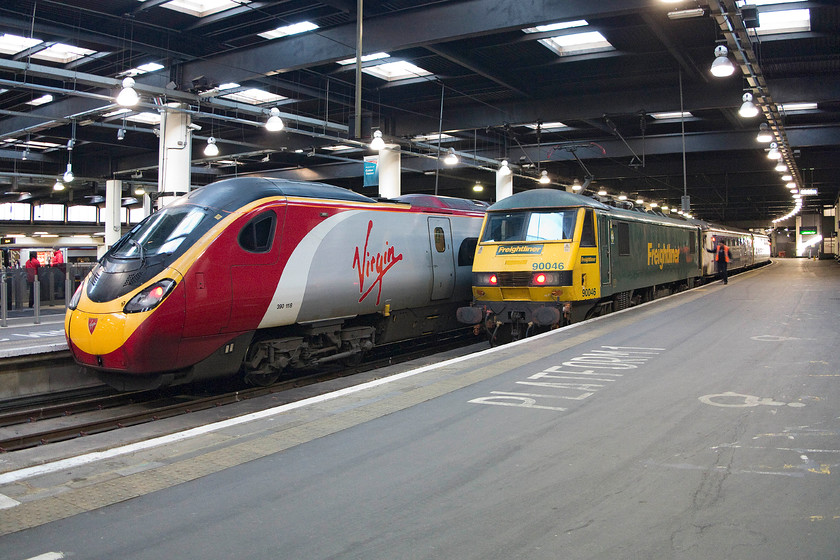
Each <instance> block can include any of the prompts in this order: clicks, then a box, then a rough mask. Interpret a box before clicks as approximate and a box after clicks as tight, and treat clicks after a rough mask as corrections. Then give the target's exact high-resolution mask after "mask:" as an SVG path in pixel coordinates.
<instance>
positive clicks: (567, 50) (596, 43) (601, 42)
mask: <svg viewBox="0 0 840 560" xmlns="http://www.w3.org/2000/svg"><path fill="white" fill-rule="evenodd" d="M539 42H540V43H542V44H543V45H545V46H546V47H548V48H549V49H551V50H552V51H554V52H555V53H556V54H557V55H558V56H569V55H573V54H583V53H593V52H602V51H611V50H614V49H615V47H613V46H612V44H610V42H609V41H607V38H606V37H604V36H603V35H601V33H600V32H598V31H584V32H582V33H571V34H569V35H558V36H557V37H551V38H548V39H540V41H539Z"/></svg>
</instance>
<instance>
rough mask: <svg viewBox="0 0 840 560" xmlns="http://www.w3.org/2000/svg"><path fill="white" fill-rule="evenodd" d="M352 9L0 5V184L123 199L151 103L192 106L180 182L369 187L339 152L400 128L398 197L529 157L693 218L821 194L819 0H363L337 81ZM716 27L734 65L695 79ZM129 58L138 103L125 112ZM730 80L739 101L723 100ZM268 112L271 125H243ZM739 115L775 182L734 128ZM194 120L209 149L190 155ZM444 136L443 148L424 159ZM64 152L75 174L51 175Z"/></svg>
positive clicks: (830, 107) (463, 186)
mask: <svg viewBox="0 0 840 560" xmlns="http://www.w3.org/2000/svg"><path fill="white" fill-rule="evenodd" d="M356 5H357V2H356V1H355V0H322V1H311V0H281V1H262V0H214V1H209V0H202V1H191V2H182V1H180V0H62V1H56V0H38V1H37V2H35V1H34V0H8V1H4V2H2V3H0V187H2V190H1V191H0V203H4V202H27V203H34V204H42V203H65V204H67V203H69V204H99V205H101V204H102V198H103V195H104V191H105V181H106V180H108V179H114V178H116V179H122V180H123V181H124V188H125V189H126V190H125V192H124V194H123V196H124V199H123V203H124V204H125V205H129V206H131V205H137V204H138V203H139V201H138V200H137V197H135V196H134V194H133V193H134V190H135V188H136V187H138V186H139V187H141V188H146V189H147V190H153V189H155V188H156V180H157V170H158V164H159V163H158V162H159V137H158V136H159V135H158V134H156V129H157V132H159V127H160V124H159V118H160V115H159V111H160V110H161V109H162V108H163V107H165V106H167V105H169V104H177V105H178V107H177V108H176V109H174V110H176V111H180V112H185V113H187V114H188V115H189V118H190V120H191V123H192V125H193V130H192V133H191V139H190V140H191V148H192V176H191V182H192V185H193V186H199V185H203V184H207V183H209V182H212V181H216V180H219V179H224V178H229V177H234V176H240V177H241V176H247V175H250V174H255V175H264V176H271V177H277V178H286V179H296V180H297V179H304V180H310V181H312V180H314V181H320V182H325V183H330V184H334V185H337V186H342V187H346V188H350V189H352V190H355V191H357V192H360V193H362V194H365V195H368V196H376V195H377V194H378V193H377V192H376V187H364V182H363V175H364V165H363V160H364V158H365V156H371V155H373V154H374V152H373V151H371V150H370V149H369V148H368V147H367V144H368V143H369V142H370V140H371V137H372V134H373V131H374V130H375V129H378V130H380V131H381V132H382V134H383V138H384V140H385V141H386V142H387V143H389V144H396V145H399V146H400V149H401V152H402V156H401V162H402V167H403V174H402V192H403V193H404V194H409V193H416V194H440V195H446V196H457V197H465V198H479V199H483V200H485V201H487V202H493V197H494V191H495V189H494V185H495V178H494V175H495V170H496V169H497V168H498V167H499V165H500V162H501V161H502V160H507V161H508V162H509V164H510V167H511V169H512V170H513V173H514V191H515V192H520V191H523V190H529V189H533V188H538V187H542V186H544V185H539V184H538V183H537V181H536V179H537V178H539V176H540V175H541V173H542V172H543V171H545V172H547V174H548V176H549V178H550V180H551V183H550V184H549V187H551V188H562V187H563V186H565V185H570V184H571V183H572V182H573V181H574V180H578V181H579V182H585V181H586V179H587V178H591V181H590V182H589V183H588V185H589V188H590V190H592V189H597V188H603V189H605V190H606V191H607V192H608V193H609V195H608V196H613V195H615V196H617V195H618V194H619V193H624V194H626V195H627V196H628V197H630V199H631V200H635V199H636V198H641V199H643V200H645V201H656V202H658V203H659V204H660V206H661V205H663V204H669V205H670V206H672V207H678V206H679V205H680V200H681V197H682V196H683V195H688V196H689V197H690V201H691V210H692V213H693V214H694V215H695V216H697V217H699V218H702V219H706V220H711V221H715V222H718V223H728V224H733V225H745V224H749V225H770V224H771V220H773V219H775V218H779V217H781V216H783V215H785V214H787V213H788V212H790V211H791V210H792V209H793V208H794V202H793V199H792V196H791V193H790V192H789V189H788V188H787V187H786V183H788V182H793V183H795V185H796V186H797V187H798V188H806V189H815V190H816V194H812V195H806V196H804V197H803V200H804V204H803V210H802V212H815V211H818V210H820V209H822V207H823V206H825V205H833V204H835V203H836V201H837V195H838V189H840V31H839V30H840V6H838V3H836V2H833V1H827V0H826V1H819V0H805V1H794V2H781V0H774V1H768V0H752V1H751V2H750V3H749V4H748V3H745V2H741V1H737V2H736V0H683V1H680V2H673V1H672V2H664V1H661V0H622V1H621V2H612V1H610V2H608V1H602V2H593V1H591V0H567V1H564V2H556V1H553V0H530V1H521V0H519V1H515V2H514V1H507V0H503V1H501V2H500V1H499V0H425V1H424V0H421V1H414V0H412V1H409V0H388V1H384V0H383V1H379V0H366V1H365V2H364V3H363V5H364V8H363V10H364V13H363V14H362V18H361V20H362V22H363V25H362V53H363V55H364V56H363V62H362V64H361V74H360V76H361V96H360V97H357V95H356V84H357V80H356V64H355V58H356V51H357V37H358V30H357V22H358V20H359V19H360V18H359V17H358V14H357V13H356ZM721 45H723V46H726V47H727V48H728V51H729V52H728V55H727V56H728V58H729V59H730V60H731V61H732V62H733V63H734V65H735V71H734V73H733V74H732V75H730V76H729V77H723V78H717V77H715V76H713V75H712V74H711V73H710V66H711V64H712V61H713V60H714V59H715V53H714V51H715V48H716V47H717V46H721ZM150 64H151V66H149V65H150ZM129 75H132V76H133V79H134V80H135V81H136V85H135V89H136V91H137V92H138V93H139V95H140V103H139V104H138V105H136V106H135V107H133V108H132V109H130V110H127V111H126V110H124V109H123V108H122V107H121V106H119V105H118V104H117V102H116V100H115V98H116V95H117V93H118V92H119V91H120V89H121V84H122V80H123V79H124V78H125V77H126V76H129ZM744 93H750V94H751V95H752V96H753V100H754V102H755V104H756V105H757V107H758V115H757V116H755V117H751V118H744V117H741V116H739V114H738V111H739V107H740V106H741V104H742V96H743V95H744ZM47 96H48V97H47ZM272 108H277V109H278V110H279V113H280V117H281V118H282V120H283V121H284V124H285V128H284V129H283V130H282V131H280V132H268V131H267V130H266V129H265V128H264V127H263V124H264V123H265V121H266V120H267V119H268V117H269V116H270V113H269V112H270V110H271V109H272ZM357 115H359V116H358V118H357ZM357 122H358V123H359V125H360V126H359V130H358V133H357V130H356V123H357ZM762 123H765V124H768V126H769V129H770V131H771V133H772V134H773V136H774V138H773V140H774V141H775V142H776V143H777V144H778V149H779V150H780V154H781V161H782V162H784V163H785V164H786V166H787V167H788V169H789V171H790V175H792V179H790V180H783V179H782V176H783V175H784V173H780V172H778V171H776V170H774V167H775V166H776V164H777V161H775V160H771V159H768V157H767V155H768V151H769V149H770V142H769V141H763V142H759V141H757V140H756V134H757V133H758V132H759V126H760V124H762ZM440 132H442V134H439V133H440ZM211 136H212V137H214V138H215V139H216V145H217V146H218V147H219V149H220V153H219V155H217V156H206V155H204V154H203V149H204V146H205V145H206V143H207V139H208V138H209V137H211ZM118 137H119V138H121V139H118ZM69 147H72V150H68V148H69ZM450 148H451V149H452V150H453V151H454V152H455V153H456V154H457V155H458V156H459V157H460V163H458V164H457V165H455V166H454V167H449V166H447V165H446V164H444V163H442V162H441V159H440V157H438V156H440V155H443V154H445V153H446V152H448V151H449V149H450ZM24 156H25V159H24ZM68 161H69V162H71V163H72V170H73V173H74V175H75V179H74V180H73V181H72V183H70V185H69V188H66V189H65V190H64V191H55V190H53V184H54V183H55V181H56V179H57V178H59V177H60V176H61V175H62V174H63V173H64V172H65V170H66V168H67V164H68ZM477 182H478V183H481V184H482V185H483V186H484V191H483V193H476V192H474V191H473V189H472V188H473V185H475V184H476V183H477Z"/></svg>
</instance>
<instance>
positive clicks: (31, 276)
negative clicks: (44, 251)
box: [25, 251, 41, 307]
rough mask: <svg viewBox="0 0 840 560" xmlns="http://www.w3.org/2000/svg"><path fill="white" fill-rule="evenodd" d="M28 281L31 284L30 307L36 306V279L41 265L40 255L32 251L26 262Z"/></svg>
mask: <svg viewBox="0 0 840 560" xmlns="http://www.w3.org/2000/svg"><path fill="white" fill-rule="evenodd" d="M25 267H26V281H27V283H29V307H34V306H35V278H36V277H37V276H38V269H39V268H41V263H40V262H38V255H37V254H35V252H32V251H30V253H29V260H28V261H26V265H25Z"/></svg>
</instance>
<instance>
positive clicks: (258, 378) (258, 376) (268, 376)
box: [245, 371, 280, 387]
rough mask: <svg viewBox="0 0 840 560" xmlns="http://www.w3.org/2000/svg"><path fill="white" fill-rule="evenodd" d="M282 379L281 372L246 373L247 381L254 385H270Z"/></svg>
mask: <svg viewBox="0 0 840 560" xmlns="http://www.w3.org/2000/svg"><path fill="white" fill-rule="evenodd" d="M278 379H280V374H279V373H258V372H253V371H252V372H250V373H246V374H245V383H247V384H248V385H251V386H252V387H268V386H269V385H272V384H273V383H276V382H277V380H278Z"/></svg>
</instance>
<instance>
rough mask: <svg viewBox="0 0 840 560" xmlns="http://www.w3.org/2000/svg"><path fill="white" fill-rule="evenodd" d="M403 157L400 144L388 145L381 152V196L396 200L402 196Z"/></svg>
mask: <svg viewBox="0 0 840 560" xmlns="http://www.w3.org/2000/svg"><path fill="white" fill-rule="evenodd" d="M401 157H402V152H400V146H399V145H398V144H386V145H385V149H383V150H379V163H378V165H379V196H381V197H384V198H396V197H398V196H400V195H401V194H402V185H401V184H400V174H401V171H402V167H401V166H402V163H401Z"/></svg>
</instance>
